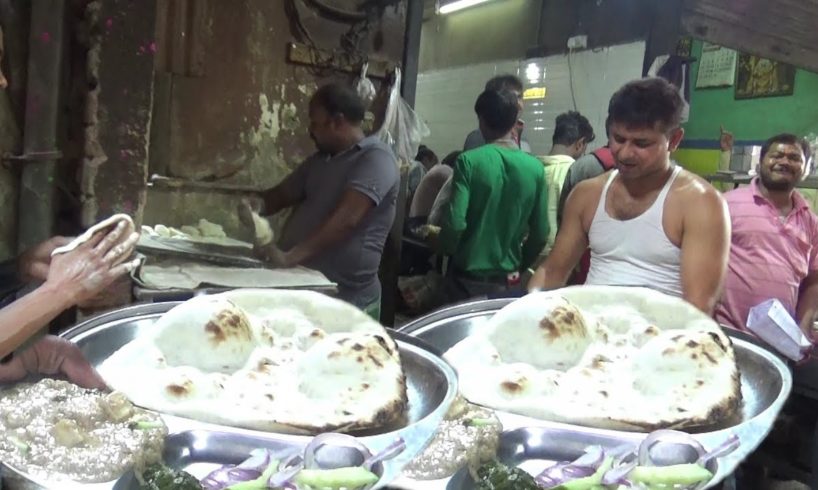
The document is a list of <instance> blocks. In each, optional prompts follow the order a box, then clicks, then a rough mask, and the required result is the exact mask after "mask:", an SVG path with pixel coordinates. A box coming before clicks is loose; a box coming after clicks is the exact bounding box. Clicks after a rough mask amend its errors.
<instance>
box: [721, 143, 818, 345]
mask: <svg viewBox="0 0 818 490" xmlns="http://www.w3.org/2000/svg"><path fill="white" fill-rule="evenodd" d="M810 161H811V155H810V148H809V145H808V144H807V142H806V141H804V140H803V139H800V138H798V137H797V136H795V135H792V134H780V135H778V136H773V137H772V138H770V139H769V140H767V142H766V143H765V144H764V146H763V147H762V148H761V162H760V164H759V177H757V178H755V179H753V181H752V183H751V184H750V185H749V186H747V187H744V188H741V189H736V190H734V191H730V192H728V193H726V194H725V196H724V197H725V199H726V200H727V206H728V208H729V209H730V220H731V222H732V225H733V236H732V244H731V247H730V260H729V262H728V266H727V267H728V269H727V279H726V281H725V285H724V293H723V295H722V299H721V302H720V303H719V305H718V306H717V307H716V313H715V316H716V320H718V322H719V323H721V324H724V325H727V326H730V327H733V328H737V329H739V330H746V323H747V315H748V313H749V311H750V308H752V307H753V306H755V305H757V304H759V303H762V302H764V301H766V300H768V299H771V298H777V299H778V300H779V301H781V304H783V305H784V307H785V308H786V309H787V311H788V312H789V313H790V314H791V315H792V316H793V318H795V320H796V321H797V322H798V324H799V325H800V327H801V329H802V330H803V331H804V332H806V333H808V334H809V333H810V331H811V330H812V322H813V321H814V319H815V316H816V313H818V218H816V216H815V214H813V213H812V211H811V210H810V208H809V205H808V204H807V202H806V200H804V198H803V197H802V196H801V194H799V193H798V192H797V191H796V190H795V185H796V184H797V183H798V182H799V181H800V180H801V179H803V178H804V177H805V176H806V175H807V174H808V173H809V169H810Z"/></svg>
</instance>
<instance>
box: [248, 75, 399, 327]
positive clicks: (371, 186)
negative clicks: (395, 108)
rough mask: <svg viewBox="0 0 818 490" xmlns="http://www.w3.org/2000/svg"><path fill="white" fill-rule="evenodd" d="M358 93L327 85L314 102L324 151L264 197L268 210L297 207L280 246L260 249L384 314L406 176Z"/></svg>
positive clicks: (316, 135) (315, 127)
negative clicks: (368, 129)
mask: <svg viewBox="0 0 818 490" xmlns="http://www.w3.org/2000/svg"><path fill="white" fill-rule="evenodd" d="M364 110H365V109H364V104H363V101H361V99H360V98H359V97H358V95H357V94H356V93H355V91H354V90H352V89H351V88H349V87H347V86H345V85H341V84H330V85H325V86H323V87H321V88H320V89H318V91H317V92H316V93H315V95H313V97H312V99H311V100H310V106H309V117H310V137H311V138H312V140H313V141H314V142H315V146H316V148H317V149H318V152H317V153H315V154H314V155H312V156H311V157H309V158H307V160H306V161H304V163H302V164H301V165H299V166H298V168H296V169H295V170H294V171H293V173H291V174H290V175H289V176H287V178H285V179H284V180H283V181H282V182H281V183H280V184H278V185H277V186H275V187H274V188H272V189H270V190H268V191H266V192H265V193H264V195H263V197H264V203H265V209H264V214H267V215H272V214H275V213H277V212H279V211H281V210H283V209H285V208H289V207H293V208H294V209H293V213H292V215H291V216H290V218H289V220H288V221H287V224H286V225H285V227H284V230H283V232H282V236H281V240H280V241H279V243H278V245H275V244H271V245H268V246H265V247H262V248H261V249H258V250H257V253H258V254H259V255H260V256H261V257H262V258H264V259H265V260H267V261H268V262H270V263H272V264H273V265H277V266H281V267H292V266H295V265H304V266H307V267H311V268H313V269H316V270H319V271H321V272H322V273H324V274H325V275H326V276H327V277H328V278H329V279H330V280H332V281H334V282H336V283H338V293H339V294H338V295H339V297H340V298H341V299H343V300H346V301H348V302H350V303H352V304H354V305H356V306H358V307H359V308H361V309H363V310H364V311H366V312H367V313H369V314H370V315H372V316H373V317H375V318H376V319H377V318H378V316H379V310H380V298H381V285H380V282H379V281H378V266H379V264H380V261H381V254H382V252H383V246H384V242H385V241H386V236H387V234H388V233H389V230H390V229H391V228H392V222H393V221H394V219H395V201H396V198H397V195H398V187H399V182H400V174H399V173H398V166H397V162H396V160H395V156H394V154H393V153H392V150H391V149H390V148H389V147H388V146H387V145H385V144H384V143H383V142H382V141H381V140H379V139H378V138H377V137H373V136H370V137H365V136H364V132H363V130H362V129H361V122H362V121H363V118H364Z"/></svg>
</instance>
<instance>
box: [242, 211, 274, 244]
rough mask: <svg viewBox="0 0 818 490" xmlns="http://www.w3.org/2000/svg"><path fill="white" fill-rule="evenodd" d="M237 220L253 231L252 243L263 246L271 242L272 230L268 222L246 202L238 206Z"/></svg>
mask: <svg viewBox="0 0 818 490" xmlns="http://www.w3.org/2000/svg"><path fill="white" fill-rule="evenodd" d="M239 220H240V221H241V222H242V223H243V224H244V225H245V226H249V227H250V228H251V229H252V230H253V243H254V244H256V245H258V246H264V245H267V244H269V243H271V242H272V241H273V238H274V237H273V229H272V228H271V227H270V222H269V221H267V220H266V219H264V218H262V217H261V216H259V214H258V213H257V212H256V211H254V210H253V208H251V207H250V205H249V204H248V203H246V202H242V203H241V204H239Z"/></svg>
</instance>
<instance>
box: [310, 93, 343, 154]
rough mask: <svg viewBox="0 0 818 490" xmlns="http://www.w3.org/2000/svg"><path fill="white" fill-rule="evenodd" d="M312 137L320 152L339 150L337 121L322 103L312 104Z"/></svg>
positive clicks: (331, 152) (330, 152)
mask: <svg viewBox="0 0 818 490" xmlns="http://www.w3.org/2000/svg"><path fill="white" fill-rule="evenodd" d="M310 138H312V141H313V142H314V143H315V147H316V148H318V151H320V152H323V153H329V154H333V153H335V152H336V151H337V148H336V147H337V144H336V141H337V122H336V121H335V119H334V118H333V117H331V116H330V115H329V114H328V113H327V110H326V109H324V108H323V107H321V105H320V104H313V103H311V104H310Z"/></svg>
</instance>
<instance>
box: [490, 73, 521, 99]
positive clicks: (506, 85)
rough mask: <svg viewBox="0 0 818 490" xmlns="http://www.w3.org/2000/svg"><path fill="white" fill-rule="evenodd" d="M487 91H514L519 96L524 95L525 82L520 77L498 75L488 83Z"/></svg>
mask: <svg viewBox="0 0 818 490" xmlns="http://www.w3.org/2000/svg"><path fill="white" fill-rule="evenodd" d="M485 89H486V90H494V91H496V92H500V91H502V90H513V91H515V92H517V93H518V94H519V95H522V94H523V82H522V80H520V79H519V78H518V77H516V76H514V75H510V74H506V75H498V76H496V77H494V78H492V79H491V80H489V81H488V82H486V87H485Z"/></svg>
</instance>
